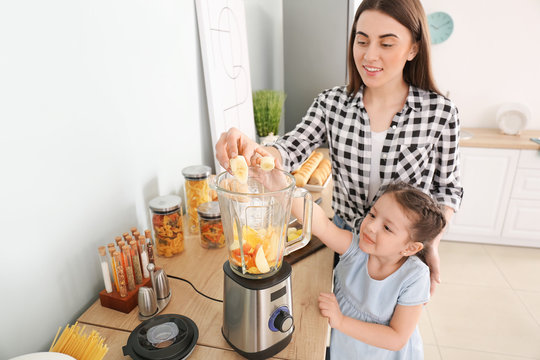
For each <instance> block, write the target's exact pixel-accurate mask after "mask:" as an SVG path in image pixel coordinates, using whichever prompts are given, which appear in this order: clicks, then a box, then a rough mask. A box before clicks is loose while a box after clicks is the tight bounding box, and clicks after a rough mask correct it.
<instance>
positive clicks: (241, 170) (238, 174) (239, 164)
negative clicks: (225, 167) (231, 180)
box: [229, 155, 248, 184]
mask: <svg viewBox="0 0 540 360" xmlns="http://www.w3.org/2000/svg"><path fill="white" fill-rule="evenodd" d="M229 165H230V166H231V170H232V173H233V175H234V177H235V178H236V179H237V180H238V181H239V182H241V183H242V184H245V183H247V179H248V166H247V162H246V159H245V158H244V157H243V156H242V155H238V156H237V157H235V158H234V159H231V160H230V161H229Z"/></svg>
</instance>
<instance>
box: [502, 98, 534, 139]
mask: <svg viewBox="0 0 540 360" xmlns="http://www.w3.org/2000/svg"><path fill="white" fill-rule="evenodd" d="M530 117H531V112H530V110H529V108H528V107H527V106H525V105H523V104H519V103H507V104H504V105H502V106H501V107H500V108H499V110H498V111H497V116H496V118H497V125H498V126H499V129H501V131H502V132H503V133H505V134H508V135H517V134H519V133H520V132H521V130H523V129H525V127H526V126H527V123H528V122H529V118H530Z"/></svg>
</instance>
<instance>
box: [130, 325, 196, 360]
mask: <svg viewBox="0 0 540 360" xmlns="http://www.w3.org/2000/svg"><path fill="white" fill-rule="evenodd" d="M198 338H199V329H198V328H197V325H196V324H195V323H194V322H193V320H191V319H190V318H188V317H186V316H183V315H178V314H163V315H158V316H155V317H153V318H151V319H148V320H145V321H143V322H142V323H140V324H139V326H137V327H136V328H135V329H134V330H133V331H132V332H131V334H130V335H129V338H128V341H127V344H126V345H125V346H124V347H122V350H123V352H124V355H129V356H131V358H132V359H134V360H147V359H148V360H149V359H152V360H177V359H186V358H187V357H188V356H189V355H190V354H191V352H192V351H193V349H194V348H195V345H196V344H197V339H198Z"/></svg>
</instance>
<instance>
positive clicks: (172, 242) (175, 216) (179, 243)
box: [148, 195, 184, 257]
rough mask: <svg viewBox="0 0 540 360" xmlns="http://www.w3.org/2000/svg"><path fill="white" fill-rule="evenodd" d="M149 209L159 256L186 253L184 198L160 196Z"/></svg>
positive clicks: (150, 204) (152, 202)
mask: <svg viewBox="0 0 540 360" xmlns="http://www.w3.org/2000/svg"><path fill="white" fill-rule="evenodd" d="M148 207H149V208H150V213H151V214H150V215H151V218H152V230H153V233H154V241H155V246H156V250H157V253H158V255H159V256H164V257H171V256H173V255H176V254H179V253H181V252H182V251H184V225H183V216H182V215H183V213H182V198H180V196H176V195H164V196H158V197H156V198H154V199H152V200H150V202H149V203H148Z"/></svg>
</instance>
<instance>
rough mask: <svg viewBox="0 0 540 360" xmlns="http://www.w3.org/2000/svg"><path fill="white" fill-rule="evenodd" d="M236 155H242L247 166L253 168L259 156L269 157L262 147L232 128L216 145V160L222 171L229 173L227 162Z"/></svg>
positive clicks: (223, 134)
mask: <svg viewBox="0 0 540 360" xmlns="http://www.w3.org/2000/svg"><path fill="white" fill-rule="evenodd" d="M238 155H243V156H244V157H245V158H246V161H247V163H248V166H255V165H256V160H257V158H259V157H260V156H271V154H270V153H269V152H268V151H267V150H265V149H264V147H262V146H260V145H259V144H257V143H256V142H255V141H253V140H251V139H250V138H249V137H248V136H247V135H246V134H244V133H243V132H241V131H240V130H238V129H237V128H234V127H233V128H230V129H229V131H227V132H224V133H222V134H221V136H220V137H219V140H218V142H217V143H216V158H217V159H218V161H219V163H220V164H221V166H223V168H224V169H226V170H227V171H230V167H229V160H230V159H232V158H235V157H237V156H238ZM276 165H277V164H276Z"/></svg>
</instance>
